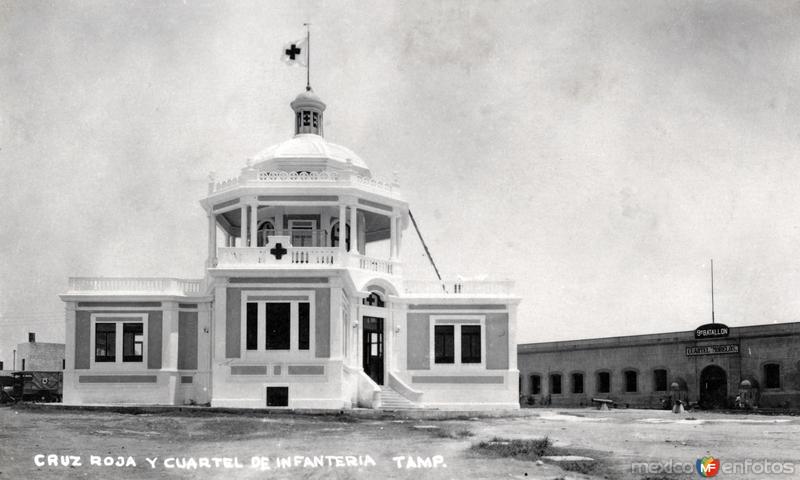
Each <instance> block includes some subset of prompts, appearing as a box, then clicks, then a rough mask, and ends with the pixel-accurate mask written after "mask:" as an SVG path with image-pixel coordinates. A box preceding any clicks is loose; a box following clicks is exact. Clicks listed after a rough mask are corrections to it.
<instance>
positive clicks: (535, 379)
mask: <svg viewBox="0 0 800 480" xmlns="http://www.w3.org/2000/svg"><path fill="white" fill-rule="evenodd" d="M540 393H542V377H540V376H539V375H531V395H539V394H540Z"/></svg>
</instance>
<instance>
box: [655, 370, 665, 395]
mask: <svg viewBox="0 0 800 480" xmlns="http://www.w3.org/2000/svg"><path fill="white" fill-rule="evenodd" d="M653 391H655V392H666V391H667V370H666V369H663V368H656V369H655V370H653Z"/></svg>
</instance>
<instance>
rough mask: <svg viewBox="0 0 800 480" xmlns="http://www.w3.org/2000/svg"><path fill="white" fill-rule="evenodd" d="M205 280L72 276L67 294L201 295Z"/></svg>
mask: <svg viewBox="0 0 800 480" xmlns="http://www.w3.org/2000/svg"><path fill="white" fill-rule="evenodd" d="M203 290H204V283H203V280H195V279H181V278H119V277H113V278H112V277H71V278H70V279H69V290H68V291H67V295H79V294H92V295H169V296H184V297H191V296H199V295H202V294H203Z"/></svg>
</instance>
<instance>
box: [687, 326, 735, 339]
mask: <svg viewBox="0 0 800 480" xmlns="http://www.w3.org/2000/svg"><path fill="white" fill-rule="evenodd" d="M728 332H729V329H728V326H727V325H723V324H721V323H706V324H705V325H700V326H699V327H697V328H695V329H694V338H696V339H698V340H703V339H706V338H722V337H727V336H728Z"/></svg>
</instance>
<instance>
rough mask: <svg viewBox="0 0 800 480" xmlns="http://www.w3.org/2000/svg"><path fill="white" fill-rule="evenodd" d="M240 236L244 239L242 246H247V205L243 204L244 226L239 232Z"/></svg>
mask: <svg viewBox="0 0 800 480" xmlns="http://www.w3.org/2000/svg"><path fill="white" fill-rule="evenodd" d="M239 237H241V239H242V244H241V245H240V246H241V247H246V246H247V205H242V228H241V231H240V232H239Z"/></svg>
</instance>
